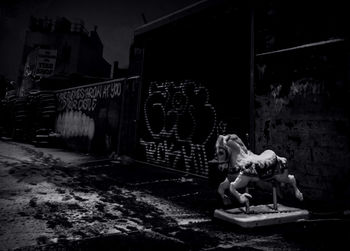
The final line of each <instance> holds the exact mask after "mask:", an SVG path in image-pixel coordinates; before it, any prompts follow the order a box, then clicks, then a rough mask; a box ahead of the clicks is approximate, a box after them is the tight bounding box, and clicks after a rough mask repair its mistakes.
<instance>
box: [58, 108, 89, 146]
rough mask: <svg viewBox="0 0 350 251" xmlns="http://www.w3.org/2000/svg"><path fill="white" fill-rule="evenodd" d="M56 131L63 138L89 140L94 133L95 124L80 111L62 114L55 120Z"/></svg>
mask: <svg viewBox="0 0 350 251" xmlns="http://www.w3.org/2000/svg"><path fill="white" fill-rule="evenodd" d="M56 131H57V132H58V133H60V134H61V135H62V136H63V137H64V138H71V137H88V138H89V139H90V140H91V139H92V138H93V136H94V133H95V122H94V120H93V119H92V118H90V117H88V116H86V115H85V114H84V113H82V112H80V111H78V112H75V111H69V112H64V113H62V114H60V115H59V116H58V118H57V121H56Z"/></svg>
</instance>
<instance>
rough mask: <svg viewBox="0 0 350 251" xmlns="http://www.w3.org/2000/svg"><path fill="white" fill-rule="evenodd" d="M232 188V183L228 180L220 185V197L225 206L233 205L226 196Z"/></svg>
mask: <svg viewBox="0 0 350 251" xmlns="http://www.w3.org/2000/svg"><path fill="white" fill-rule="evenodd" d="M229 187H230V181H229V180H228V179H227V178H226V179H225V180H224V181H223V182H221V183H220V185H219V188H218V194H219V195H220V197H221V199H222V202H223V203H224V205H225V206H227V205H229V204H231V200H230V198H229V197H228V196H227V195H226V194H225V191H226V190H228V189H229Z"/></svg>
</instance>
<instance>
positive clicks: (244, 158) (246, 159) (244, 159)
mask: <svg viewBox="0 0 350 251" xmlns="http://www.w3.org/2000/svg"><path fill="white" fill-rule="evenodd" d="M226 137H227V138H226V142H225V144H226V145H227V146H228V147H230V148H231V149H232V147H233V145H232V143H231V144H230V141H234V142H235V143H236V145H237V146H238V148H239V151H238V154H237V156H236V158H234V159H235V160H236V161H235V163H232V164H233V166H235V167H236V168H238V167H244V166H246V165H248V164H250V163H251V162H252V161H253V159H254V156H255V154H253V153H252V152H251V151H249V150H248V148H247V147H246V145H245V144H244V143H243V141H242V140H241V139H240V138H239V137H238V136H237V135H236V134H230V135H227V136H226ZM231 160H232V159H231Z"/></svg>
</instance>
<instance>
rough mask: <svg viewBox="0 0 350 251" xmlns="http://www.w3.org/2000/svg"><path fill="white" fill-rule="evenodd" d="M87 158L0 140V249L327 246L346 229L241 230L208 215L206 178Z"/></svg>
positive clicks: (319, 225) (321, 225)
mask: <svg viewBox="0 0 350 251" xmlns="http://www.w3.org/2000/svg"><path fill="white" fill-rule="evenodd" d="M91 160H92V158H91V157H89V156H84V155H82V154H76V153H70V152H64V151H58V150H57V149H56V150H54V149H44V148H40V149H38V148H35V147H33V146H30V145H25V144H19V143H14V142H9V141H6V142H5V141H0V250H8V249H21V250H32V249H33V250H35V249H38V248H40V249H41V250H45V248H44V247H46V248H47V250H55V248H54V247H56V250H58V249H59V248H60V247H61V249H59V250H75V249H83V250H85V249H86V250H95V248H96V247H102V246H103V245H104V247H107V246H108V247H114V248H115V247H119V249H124V250H125V249H127V250H140V249H148V248H149V247H153V248H160V249H164V248H167V249H168V248H170V247H171V248H170V249H174V250H243V249H244V250H272V249H273V250H327V249H328V248H331V249H334V247H336V246H337V245H339V246H340V245H343V244H346V242H347V238H348V237H350V234H349V232H350V231H349V229H350V228H349V224H348V223H347V222H346V221H336V220H335V221H311V222H308V223H298V224H292V225H290V224H288V225H284V226H278V227H269V228H262V229H254V230H243V229H240V228H238V227H234V226H232V225H230V224H226V223H224V222H221V221H217V220H215V219H213V218H212V215H213V210H214V209H215V208H216V207H217V206H218V204H217V201H216V195H215V189H213V188H211V187H210V186H208V182H207V181H206V180H201V179H198V178H194V177H190V176H183V175H180V174H178V173H173V172H169V171H164V170H160V169H157V168H152V167H145V166H141V165H129V166H121V165H112V164H110V163H107V162H96V164H91V163H90V164H89V165H82V163H84V162H87V161H91ZM343 228H344V230H343ZM62 245H64V247H66V249H64V248H63V249H62ZM74 245H75V246H74ZM77 245H78V246H79V248H78V246H77ZM101 245H102V246H101ZM67 247H71V248H70V249H69V248H67ZM50 248H51V249H50ZM153 248H152V249H153ZM109 250H112V249H109Z"/></svg>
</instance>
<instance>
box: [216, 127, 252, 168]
mask: <svg viewBox="0 0 350 251" xmlns="http://www.w3.org/2000/svg"><path fill="white" fill-rule="evenodd" d="M215 148H216V149H215V150H216V155H217V159H218V164H219V169H220V170H221V171H223V170H227V169H228V168H229V167H230V166H231V167H233V166H236V161H237V158H238V156H239V155H241V154H247V153H248V149H247V148H246V146H245V145H244V143H243V142H242V140H241V139H240V138H239V137H238V136H237V135H236V134H229V135H219V137H218V139H217V140H216V144H215Z"/></svg>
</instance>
